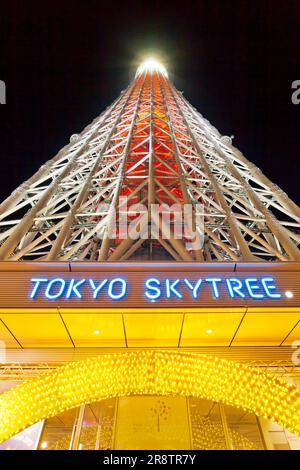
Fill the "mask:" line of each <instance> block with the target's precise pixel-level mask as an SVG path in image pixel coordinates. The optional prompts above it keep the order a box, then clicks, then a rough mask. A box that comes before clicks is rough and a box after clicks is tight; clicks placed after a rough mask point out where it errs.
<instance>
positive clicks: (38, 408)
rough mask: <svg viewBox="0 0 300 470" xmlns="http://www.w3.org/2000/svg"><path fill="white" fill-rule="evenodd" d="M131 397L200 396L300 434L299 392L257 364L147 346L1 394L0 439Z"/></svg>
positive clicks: (99, 358) (86, 362) (84, 363)
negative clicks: (81, 408)
mask: <svg viewBox="0 0 300 470" xmlns="http://www.w3.org/2000/svg"><path fill="white" fill-rule="evenodd" d="M130 395H182V396H193V397H201V398H206V399H210V400H214V401H217V402H222V403H225V404H228V405H233V406H236V407H241V408H243V409H245V410H249V411H252V412H254V413H255V414H256V415H259V416H262V417H264V418H267V419H271V420H273V421H275V422H277V423H278V424H280V425H281V426H283V427H284V428H286V429H288V430H290V431H291V432H294V433H296V434H298V435H300V390H299V389H298V388H297V387H295V386H294V385H291V384H288V383H286V382H281V381H280V380H278V379H276V378H273V377H268V376H266V375H265V374H264V373H263V372H261V371H260V370H259V369H258V368H255V367H249V366H247V365H244V364H239V363H237V362H233V361H228V360H224V359H220V358H217V357H213V356H207V355H203V354H199V353H194V352H176V351H168V350H164V351H162V350H155V351H153V350H143V351H138V352H137V351H133V352H126V353H113V354H105V355H101V356H97V357H94V358H88V359H85V360H84V361H79V362H74V363H70V364H67V365H65V366H62V367H60V368H59V369H56V370H55V371H53V372H50V373H46V374H43V375H41V376H39V377H37V378H34V379H31V380H28V381H26V382H24V383H22V384H21V385H19V386H17V387H15V388H13V389H11V390H9V391H7V392H5V393H3V394H2V395H1V396H0V416H1V419H0V441H4V440H6V439H8V438H10V437H11V436H13V435H14V434H16V433H17V432H19V431H21V430H22V429H25V428H26V427H28V426H30V425H31V424H34V423H35V422H37V421H39V420H41V419H45V418H49V417H51V416H55V415H57V414H59V413H61V412H63V411H65V410H68V409H71V408H74V407H76V406H79V405H82V404H85V403H90V402H93V401H99V400H103V399H107V398H111V397H120V396H130Z"/></svg>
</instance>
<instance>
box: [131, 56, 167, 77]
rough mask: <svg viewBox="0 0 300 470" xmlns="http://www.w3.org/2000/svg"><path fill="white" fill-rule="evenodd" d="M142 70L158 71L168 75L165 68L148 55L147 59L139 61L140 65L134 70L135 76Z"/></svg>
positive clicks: (142, 71)
mask: <svg viewBox="0 0 300 470" xmlns="http://www.w3.org/2000/svg"><path fill="white" fill-rule="evenodd" d="M144 72H151V73H153V72H160V73H162V74H163V75H164V76H165V77H167V76H168V73H167V70H166V68H165V67H164V65H162V64H161V63H160V62H159V61H158V60H156V59H154V58H152V57H150V58H149V59H147V60H145V61H144V62H142V63H141V65H140V66H139V67H138V69H137V71H136V76H137V75H141V74H142V73H144Z"/></svg>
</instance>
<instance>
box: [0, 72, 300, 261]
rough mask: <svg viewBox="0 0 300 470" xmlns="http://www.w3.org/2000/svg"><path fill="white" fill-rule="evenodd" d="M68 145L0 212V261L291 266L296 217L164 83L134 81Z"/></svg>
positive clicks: (156, 75) (142, 76) (153, 77)
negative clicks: (180, 211)
mask: <svg viewBox="0 0 300 470" xmlns="http://www.w3.org/2000/svg"><path fill="white" fill-rule="evenodd" d="M70 140H71V141H70V144H69V145H67V146H66V147H64V148H63V149H62V150H61V151H60V152H59V153H58V154H57V155H56V156H55V157H54V158H53V159H52V160H50V161H49V162H48V163H46V164H45V165H43V166H42V167H41V168H40V169H39V170H38V171H37V173H35V174H34V175H33V176H32V177H31V178H30V179H29V180H27V181H26V182H25V183H24V184H22V185H21V186H20V187H19V188H17V189H16V190H15V191H14V192H13V193H12V195H11V196H10V197H8V198H7V199H6V200H5V201H4V202H3V203H2V204H1V205H0V259H1V260H55V259H60V260H76V259H78V260H84V259H86V260H96V261H97V260H98V261H107V260H111V261H115V260H126V259H145V260H151V259H164V258H167V259H170V258H171V259H175V260H178V261H180V260H187V261H192V260H198V261H214V260H217V261H223V260H229V261H230V260H232V261H238V260H243V261H251V260H253V261H259V260H267V261H273V260H282V261H286V260H299V259H300V251H299V243H300V231H299V228H300V209H299V207H298V206H297V205H296V204H294V203H293V202H292V201H291V200H290V199H289V198H288V196H287V195H286V194H285V193H284V192H283V191H281V190H280V188H278V186H276V185H275V184H273V183H272V182H270V181H269V179H268V178H267V177H266V176H265V175H263V173H262V172H261V171H260V170H259V169H258V168H257V167H256V166H255V165H253V164H251V163H250V162H248V161H247V159H246V158H245V156H244V155H243V154H242V153H241V152H240V151H239V150H237V149H236V148H235V147H233V146H232V144H231V140H230V139H229V138H226V137H225V136H221V135H220V133H219V132H218V131H217V130H216V129H215V128H214V127H213V126H212V125H211V124H210V123H209V122H208V121H207V120H206V119H204V118H203V116H202V115H201V114H200V113H199V112H197V111H196V109H195V108H193V107H192V106H191V104H190V103H188V101H187V100H186V99H185V98H184V97H183V96H182V93H181V92H179V91H178V90H176V89H175V87H174V86H173V85H172V83H171V82H170V80H169V79H168V77H167V75H166V73H163V72H161V71H160V70H155V69H153V70H147V69H145V70H144V71H142V72H140V73H138V74H137V76H136V77H135V79H134V80H133V82H132V83H131V85H130V86H129V87H128V88H127V89H126V90H125V91H124V92H122V93H121V95H120V97H119V98H118V99H117V100H116V101H115V102H114V103H113V104H112V105H111V106H110V107H108V108H107V109H106V110H105V112H104V113H102V114H101V115H100V116H99V117H98V118H96V119H95V120H94V121H93V122H92V124H90V125H89V126H88V127H86V128H85V129H84V130H83V131H82V132H81V134H79V135H74V136H72V138H71V139H70ZM125 197H126V205H125V203H124V202H123V201H124V198H125ZM172 204H173V205H174V204H175V205H177V207H178V206H179V207H184V206H185V205H190V206H191V208H192V210H191V213H190V217H189V218H188V221H187V222H186V221H182V220H180V221H179V222H178V219H177V218H176V214H173V213H172V214H171V213H170V209H169V208H170V207H171V205H172ZM154 205H157V206H158V207H159V208H160V211H159V212H157V211H156V210H154V209H153V207H154ZM199 211H200V212H201V213H199ZM168 212H169V213H168ZM198 216H201V217H200V219H199V217H198ZM199 220H201V221H202V225H200V224H199ZM178 224H179V225H180V224H181V225H182V226H183V225H184V227H185V231H182V233H183V236H182V237H181V238H179V237H177V236H176V233H175V232H176V226H178ZM129 226H130V227H131V228H133V229H135V230H136V232H137V233H138V235H137V236H136V237H133V236H126V234H127V233H128V227H129ZM153 226H154V227H155V230H153V228H152V227H153ZM150 227H151V228H150Z"/></svg>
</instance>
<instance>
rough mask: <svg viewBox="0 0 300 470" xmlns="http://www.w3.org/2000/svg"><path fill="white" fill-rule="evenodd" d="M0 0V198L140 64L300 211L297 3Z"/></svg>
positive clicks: (110, 98) (86, 119) (98, 108)
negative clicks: (165, 77)
mask: <svg viewBox="0 0 300 470" xmlns="http://www.w3.org/2000/svg"><path fill="white" fill-rule="evenodd" d="M105 3H106V6H104V2H102V1H99V0H98V1H96V0H90V1H88V0H86V1H79V2H71V1H66V0H60V1H59V2H57V1H55V0H51V1H48V0H43V1H42V0H39V1H33V0H26V1H25V0H19V1H17V0H9V1H8V0H6V1H5V0H2V1H1V5H0V79H1V80H4V81H5V82H6V87H7V104H6V105H0V138H1V146H0V159H1V173H0V199H1V200H3V199H4V198H6V197H7V196H8V195H9V194H10V193H11V192H12V191H13V190H14V189H15V188H16V187H17V186H18V185H19V184H20V183H22V182H23V181H24V180H25V179H27V178H28V177H29V176H31V175H32V174H33V173H34V172H35V171H36V170H37V169H38V168H39V167H40V166H41V165H42V164H43V163H45V162H46V161H47V160H48V159H50V158H52V157H53V156H54V155H55V154H56V153H57V151H58V150H59V149H60V148H61V147H62V146H64V145H65V144H66V143H68V141H69V137H70V136H71V135H72V134H73V133H77V132H80V131H81V130H82V129H83V128H84V127H85V126H86V125H87V124H89V123H90V122H91V121H92V120H93V119H94V117H96V116H97V115H99V114H100V112H101V111H102V110H103V109H104V108H105V107H106V106H107V105H109V104H110V103H111V102H112V101H113V100H114V99H115V98H116V97H117V96H118V95H119V93H120V91H121V90H122V89H124V88H125V87H126V86H127V85H128V83H129V81H130V80H131V79H132V78H133V75H134V73H135V69H136V67H137V65H138V63H139V62H140V60H141V58H142V57H144V56H146V55H150V54H151V55H155V54H156V55H157V56H159V57H161V58H162V59H163V60H164V61H165V64H166V66H167V68H168V71H169V75H170V76H171V79H172V81H173V82H174V84H175V86H176V87H177V88H178V89H179V90H184V95H185V97H186V98H187V99H188V100H189V101H190V102H191V103H192V104H193V105H194V106H195V107H196V108H197V109H198V110H199V111H200V112H201V113H202V114H203V115H204V116H205V117H206V118H207V119H209V120H210V121H211V123H212V124H213V125H215V126H216V127H217V128H218V129H219V131H220V132H221V133H223V134H227V135H231V134H234V135H235V139H234V144H235V146H237V147H239V148H240V149H241V150H242V151H243V152H244V154H245V155H246V157H247V158H248V159H249V160H250V161H253V162H254V163H255V164H256V165H258V166H259V167H260V168H261V169H262V170H263V172H264V173H266V175H267V176H268V177H269V178H270V179H272V180H273V181H274V182H275V183H277V184H278V185H279V186H281V188H282V189H283V190H284V191H286V192H287V193H288V194H289V196H290V197H291V198H292V199H294V201H295V202H297V203H298V204H300V191H299V175H300V159H299V150H300V132H299V124H300V104H299V105H298V106H296V105H293V104H292V101H291V94H292V90H291V84H292V82H293V81H294V80H297V79H298V80H300V25H299V23H300V2H299V0H294V1H293V0H285V1H282V0H276V1H266V0H251V1H250V0H249V1H246V0H239V1H229V0H209V1H208V0H195V1H193V2H189V1H187V0H182V1H181V2H177V3H176V2H175V1H173V2H167V1H163V0H161V1H154V0H152V1H151V0H149V1H147V0H140V1H139V2H130V1H122V2H118V1H106V2H105Z"/></svg>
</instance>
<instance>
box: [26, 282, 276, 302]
mask: <svg viewBox="0 0 300 470" xmlns="http://www.w3.org/2000/svg"><path fill="white" fill-rule="evenodd" d="M31 282H32V285H31V290H30V294H29V295H30V298H31V299H32V300H35V299H37V298H46V299H48V300H58V299H62V300H82V299H90V300H99V299H104V298H106V299H107V298H108V299H110V300H115V301H118V300H122V299H126V297H127V295H128V292H129V291H130V290H132V291H135V293H136V292H138V294H141V295H142V297H143V299H146V300H149V301H151V302H153V301H157V300H159V299H167V300H170V301H181V300H187V299H194V300H197V299H198V300H201V299H203V298H205V299H207V297H211V299H212V300H218V299H220V298H223V299H224V298H226V297H229V298H230V299H247V298H249V299H254V300H258V301H259V300H263V299H273V300H274V299H280V298H281V293H280V292H279V291H278V288H277V286H276V281H275V279H274V278H273V277H267V276H266V277H243V278H237V277H224V278H222V277H221V276H220V277H213V276H210V277H201V278H198V279H189V278H179V277H178V278H175V279H174V278H172V279H169V278H165V277H163V278H160V277H154V276H153V277H148V278H146V279H145V280H144V282H143V283H142V286H141V289H140V288H139V286H138V285H136V284H135V285H132V286H129V281H128V280H127V279H125V278H124V277H112V278H110V279H109V278H104V279H95V278H80V279H78V278H64V277H54V278H48V277H34V278H32V279H31ZM139 289H140V290H139Z"/></svg>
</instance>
